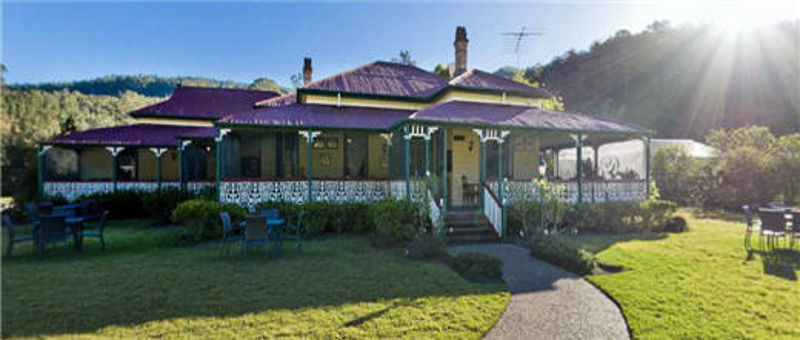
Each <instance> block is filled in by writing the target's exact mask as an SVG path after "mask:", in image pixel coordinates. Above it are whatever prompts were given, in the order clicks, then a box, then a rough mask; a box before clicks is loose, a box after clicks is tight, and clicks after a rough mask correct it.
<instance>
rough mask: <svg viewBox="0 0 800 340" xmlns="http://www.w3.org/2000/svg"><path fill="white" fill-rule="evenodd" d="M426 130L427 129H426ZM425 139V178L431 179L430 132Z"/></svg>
mask: <svg viewBox="0 0 800 340" xmlns="http://www.w3.org/2000/svg"><path fill="white" fill-rule="evenodd" d="M426 129H427V128H426ZM427 133H428V135H427V136H426V137H425V177H431V139H430V131H427Z"/></svg>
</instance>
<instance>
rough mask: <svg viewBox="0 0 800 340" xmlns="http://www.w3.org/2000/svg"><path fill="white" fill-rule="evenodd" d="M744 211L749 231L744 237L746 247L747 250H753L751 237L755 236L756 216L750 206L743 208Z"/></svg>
mask: <svg viewBox="0 0 800 340" xmlns="http://www.w3.org/2000/svg"><path fill="white" fill-rule="evenodd" d="M742 210H743V211H744V217H745V218H746V219H747V230H746V231H745V235H744V247H745V249H751V248H752V244H751V237H752V235H753V227H754V224H755V218H754V217H755V216H754V215H755V214H753V209H751V208H750V206H749V205H745V206H742Z"/></svg>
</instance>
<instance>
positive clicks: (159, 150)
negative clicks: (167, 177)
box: [156, 149, 161, 189]
mask: <svg viewBox="0 0 800 340" xmlns="http://www.w3.org/2000/svg"><path fill="white" fill-rule="evenodd" d="M156 150H157V152H158V153H157V154H156V161H157V162H158V163H156V178H157V179H158V188H159V189H161V149H156Z"/></svg>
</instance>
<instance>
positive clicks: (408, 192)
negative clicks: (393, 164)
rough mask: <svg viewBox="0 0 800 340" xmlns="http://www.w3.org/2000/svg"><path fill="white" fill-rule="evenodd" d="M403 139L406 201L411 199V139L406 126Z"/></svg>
mask: <svg viewBox="0 0 800 340" xmlns="http://www.w3.org/2000/svg"><path fill="white" fill-rule="evenodd" d="M403 139H405V141H406V169H405V172H406V199H408V200H410V199H411V179H410V176H411V174H410V173H411V138H409V136H408V126H405V127H403Z"/></svg>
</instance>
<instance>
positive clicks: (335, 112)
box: [219, 104, 411, 130]
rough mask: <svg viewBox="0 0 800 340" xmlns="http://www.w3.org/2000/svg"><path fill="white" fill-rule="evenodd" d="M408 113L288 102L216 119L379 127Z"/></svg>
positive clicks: (262, 123)
mask: <svg viewBox="0 0 800 340" xmlns="http://www.w3.org/2000/svg"><path fill="white" fill-rule="evenodd" d="M410 114H411V112H410V111H404V110H387V109H373V108H360V107H335V106H327V105H301V104H290V105H284V106H276V107H264V108H260V109H256V110H251V111H249V112H245V113H239V114H236V115H231V116H228V117H225V118H222V119H220V120H219V123H222V124H242V125H259V126H277V127H292V128H303V127H309V128H310V127H314V128H343V129H377V130H383V129H386V128H389V127H391V126H393V125H394V124H396V123H398V122H400V121H401V120H403V119H406V118H408V116H409V115H410Z"/></svg>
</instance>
